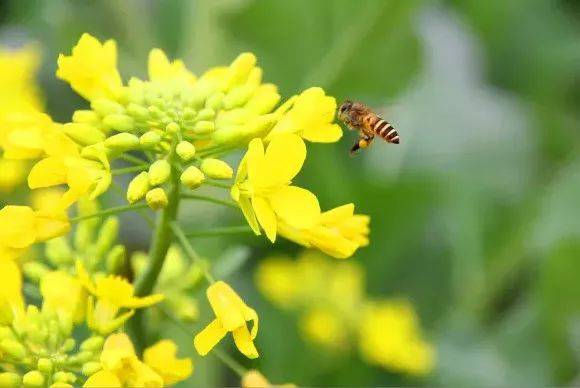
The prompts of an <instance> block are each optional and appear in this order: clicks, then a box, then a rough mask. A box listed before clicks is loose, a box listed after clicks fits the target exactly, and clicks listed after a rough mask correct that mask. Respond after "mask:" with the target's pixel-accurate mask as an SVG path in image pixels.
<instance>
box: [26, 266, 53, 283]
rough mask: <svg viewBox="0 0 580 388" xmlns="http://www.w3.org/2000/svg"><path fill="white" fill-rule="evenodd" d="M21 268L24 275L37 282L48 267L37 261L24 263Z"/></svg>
mask: <svg viewBox="0 0 580 388" xmlns="http://www.w3.org/2000/svg"><path fill="white" fill-rule="evenodd" d="M22 270H23V272H24V274H25V275H26V277H27V278H28V279H30V280H32V281H33V282H35V283H36V282H38V281H39V280H40V279H41V278H42V277H43V276H44V275H45V274H46V273H47V272H48V271H50V269H49V268H48V267H47V266H46V265H44V264H42V263H41V262H39V261H29V262H27V263H24V265H23V266H22Z"/></svg>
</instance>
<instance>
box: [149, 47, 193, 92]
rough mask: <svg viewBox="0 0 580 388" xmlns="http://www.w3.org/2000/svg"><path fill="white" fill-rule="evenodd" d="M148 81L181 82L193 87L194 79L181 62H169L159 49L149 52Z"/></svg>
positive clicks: (177, 60) (178, 60)
mask: <svg viewBox="0 0 580 388" xmlns="http://www.w3.org/2000/svg"><path fill="white" fill-rule="evenodd" d="M148 70H149V80H150V81H153V82H183V83H187V84H191V85H193V84H194V83H195V80H196V77H195V75H193V73H192V72H190V71H189V70H187V68H186V67H185V64H184V63H183V61H182V60H180V59H176V60H175V61H173V62H170V61H169V59H167V55H165V53H164V52H163V51H162V50H160V49H153V50H151V52H149V62H148Z"/></svg>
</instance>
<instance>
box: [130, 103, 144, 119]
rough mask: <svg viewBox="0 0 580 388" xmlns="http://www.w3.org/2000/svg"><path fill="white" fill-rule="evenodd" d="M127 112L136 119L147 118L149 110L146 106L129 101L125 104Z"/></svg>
mask: <svg viewBox="0 0 580 388" xmlns="http://www.w3.org/2000/svg"><path fill="white" fill-rule="evenodd" d="M127 113H128V114H130V115H131V116H133V117H134V118H136V119H137V120H147V119H148V118H149V111H148V110H147V108H145V107H144V106H141V105H137V104H134V103H131V104H129V106H127Z"/></svg>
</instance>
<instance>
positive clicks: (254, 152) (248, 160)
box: [231, 134, 320, 242]
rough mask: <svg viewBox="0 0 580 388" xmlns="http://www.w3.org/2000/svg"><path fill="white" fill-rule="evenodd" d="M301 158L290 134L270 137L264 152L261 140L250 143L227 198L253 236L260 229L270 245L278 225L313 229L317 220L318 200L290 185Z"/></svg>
mask: <svg viewBox="0 0 580 388" xmlns="http://www.w3.org/2000/svg"><path fill="white" fill-rule="evenodd" d="M305 158H306V146H305V144H304V142H303V141H302V139H301V138H300V137H298V136H296V135H293V134H281V135H278V136H276V137H274V138H273V139H272V141H271V142H270V143H269V144H268V146H267V148H266V149H265V150H264V144H263V142H262V140H261V139H254V140H252V141H251V142H250V144H249V146H248V151H247V152H246V155H245V156H244V159H243V160H242V162H241V163H240V167H239V168H238V173H237V176H236V184H235V185H234V186H233V187H232V190H231V195H232V198H233V199H234V200H235V201H237V202H238V204H239V205H240V208H241V209H242V212H243V214H244V216H245V217H246V220H247V221H248V224H249V225H250V226H251V227H252V229H253V230H254V232H255V233H256V234H257V235H259V234H260V227H261V228H262V229H263V230H264V232H265V233H266V236H267V237H268V239H270V241H272V242H274V241H275V240H276V234H277V230H278V225H279V223H282V222H283V223H286V224H288V225H291V226H292V227H294V228H297V229H308V228H310V227H312V226H314V225H315V223H316V221H317V220H318V218H319V216H320V205H319V204H318V199H317V198H316V196H315V195H314V194H312V193H311V192H310V191H308V190H306V189H303V188H300V187H297V186H292V185H291V181H292V179H293V178H294V177H295V176H296V175H297V174H298V172H300V169H301V168H302V165H303V163H304V159H305Z"/></svg>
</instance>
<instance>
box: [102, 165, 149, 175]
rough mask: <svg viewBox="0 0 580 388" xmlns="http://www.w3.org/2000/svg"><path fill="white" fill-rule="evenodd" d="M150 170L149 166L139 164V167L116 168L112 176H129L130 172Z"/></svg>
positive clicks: (112, 171)
mask: <svg viewBox="0 0 580 388" xmlns="http://www.w3.org/2000/svg"><path fill="white" fill-rule="evenodd" d="M148 168H149V165H148V164H139V165H137V166H131V167H123V168H116V169H114V170H111V174H112V175H123V174H127V173H130V172H138V171H145V170H147V169H148Z"/></svg>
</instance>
